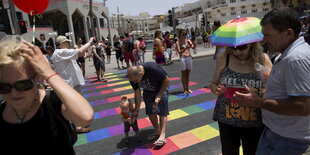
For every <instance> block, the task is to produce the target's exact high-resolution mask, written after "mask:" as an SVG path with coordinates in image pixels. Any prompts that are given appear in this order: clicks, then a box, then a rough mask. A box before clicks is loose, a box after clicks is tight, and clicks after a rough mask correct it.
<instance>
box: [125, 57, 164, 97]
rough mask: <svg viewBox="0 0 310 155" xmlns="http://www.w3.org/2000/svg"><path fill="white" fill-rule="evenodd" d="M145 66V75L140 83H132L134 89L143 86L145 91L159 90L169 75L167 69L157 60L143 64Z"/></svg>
mask: <svg viewBox="0 0 310 155" xmlns="http://www.w3.org/2000/svg"><path fill="white" fill-rule="evenodd" d="M141 66H143V68H144V75H143V77H142V80H141V81H140V82H139V83H133V82H130V83H131V86H132V88H133V89H134V90H137V89H139V88H143V91H159V90H160V88H161V85H162V83H163V81H164V79H165V78H166V77H167V76H168V74H167V73H166V71H165V70H164V69H162V68H161V67H160V66H159V65H158V64H156V63H155V62H146V63H143V64H141Z"/></svg>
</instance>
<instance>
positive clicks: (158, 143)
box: [154, 139, 167, 146]
mask: <svg viewBox="0 0 310 155" xmlns="http://www.w3.org/2000/svg"><path fill="white" fill-rule="evenodd" d="M166 143H167V141H166V140H161V139H158V140H157V141H155V143H154V145H155V146H164V145H165V144H166Z"/></svg>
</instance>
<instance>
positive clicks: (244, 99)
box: [234, 8, 310, 155]
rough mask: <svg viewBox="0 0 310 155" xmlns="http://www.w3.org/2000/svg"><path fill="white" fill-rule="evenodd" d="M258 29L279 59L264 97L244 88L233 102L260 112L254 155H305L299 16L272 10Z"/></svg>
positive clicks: (307, 100) (304, 51) (307, 119)
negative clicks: (260, 128)
mask: <svg viewBox="0 0 310 155" xmlns="http://www.w3.org/2000/svg"><path fill="white" fill-rule="evenodd" d="M261 25H262V27H263V29H262V32H263V34H264V41H265V42H266V44H267V46H268V47H269V50H270V51H277V52H280V53H281V56H280V57H279V58H278V59H277V60H276V61H275V63H274V66H273V67H272V70H271V73H270V77H269V79H268V82H267V87H266V90H265V92H263V94H261V95H258V94H256V93H255V92H254V91H253V90H251V89H249V88H248V86H245V92H243V93H242V92H236V93H235V95H234V98H236V100H237V102H238V103H239V104H240V105H243V106H247V107H254V108H261V109H262V117H263V123H264V124H265V126H266V127H265V129H264V131H263V133H262V135H261V137H260V141H259V144H258V148H257V151H256V154H257V155H265V154H294V155H303V154H307V155H308V154H310V96H309V92H310V81H309V77H310V70H309V68H310V46H309V45H308V44H307V43H306V42H305V40H304V38H303V37H300V36H299V33H300V30H301V23H300V19H299V15H298V13H297V12H296V11H295V10H293V9H291V8H277V9H273V10H271V11H270V12H268V13H267V14H266V15H265V16H264V17H263V19H262V20H261ZM260 91H263V90H260Z"/></svg>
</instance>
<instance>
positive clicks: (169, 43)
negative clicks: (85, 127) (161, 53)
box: [164, 31, 173, 65]
mask: <svg viewBox="0 0 310 155" xmlns="http://www.w3.org/2000/svg"><path fill="white" fill-rule="evenodd" d="M164 43H165V57H166V64H167V65H169V64H171V58H172V46H173V42H172V41H171V39H170V32H168V31H167V32H165V35H164Z"/></svg>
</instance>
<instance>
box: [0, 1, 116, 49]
mask: <svg viewBox="0 0 310 155" xmlns="http://www.w3.org/2000/svg"><path fill="white" fill-rule="evenodd" d="M0 3H1V8H0V9H1V10H2V11H1V13H2V14H1V16H6V15H5V14H6V13H7V14H8V13H9V11H10V10H9V3H8V0H1V1H0ZM15 9H16V14H17V17H18V20H23V21H25V23H26V26H27V30H28V32H27V33H25V34H22V36H23V38H25V39H26V40H28V41H32V39H33V37H34V38H35V40H36V44H43V45H46V44H49V45H52V44H54V43H55V39H56V37H57V36H58V35H66V36H67V37H68V38H70V39H71V40H72V41H73V44H75V40H76V38H78V37H80V38H82V39H83V40H84V41H85V42H86V41H88V39H89V38H90V36H96V37H98V38H99V39H100V40H101V39H102V38H111V36H113V35H114V34H117V33H118V32H117V30H116V29H110V28H109V10H108V8H107V7H106V6H105V5H104V3H99V2H93V3H92V11H90V6H89V0H50V3H49V5H48V8H47V9H46V10H45V11H44V12H43V13H42V14H40V17H38V16H31V15H28V14H26V13H24V12H22V11H20V10H19V9H18V8H17V7H15ZM8 16H9V15H8ZM9 18H10V16H9ZM34 18H35V23H34ZM0 22H1V21H0ZM91 22H92V23H91ZM34 25H35V31H33V26H34ZM5 26H8V23H6V24H5ZM9 26H11V27H12V21H11V19H10V23H9ZM91 26H93V27H94V28H93V29H91ZM11 30H12V31H13V32H12V33H13V34H14V29H12V28H11ZM2 35H3V33H2ZM4 35H6V34H4Z"/></svg>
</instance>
